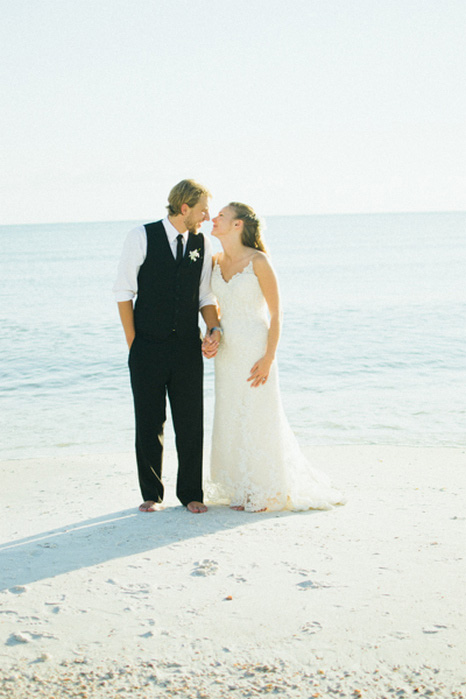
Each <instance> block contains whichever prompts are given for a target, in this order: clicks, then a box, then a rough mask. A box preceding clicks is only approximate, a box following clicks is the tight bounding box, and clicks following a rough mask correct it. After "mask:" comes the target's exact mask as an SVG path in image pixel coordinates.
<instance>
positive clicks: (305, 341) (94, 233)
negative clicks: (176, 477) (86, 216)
mask: <svg viewBox="0 0 466 699" xmlns="http://www.w3.org/2000/svg"><path fill="white" fill-rule="evenodd" d="M162 213H163V212H161V214H162ZM266 222H267V230H266V234H265V237H266V241H267V244H268V247H269V250H270V253H271V257H272V262H273V264H274V267H275V269H276V271H277V275H278V278H279V283H280V289H281V294H282V303H283V311H284V322H283V332H282V338H281V341H280V347H279V353H278V362H279V371H280V384H281V389H282V397H283V403H284V406H285V410H286V413H287V415H288V418H289V421H290V424H291V426H292V428H293V430H294V431H295V433H296V435H297V437H298V439H299V441H300V442H301V443H302V444H303V445H313V444H319V445H332V444H333V445H334V444H396V445H411V446H417V445H423V446H440V445H442V446H464V445H465V444H466V429H465V416H466V411H465V395H466V390H465V389H466V385H465V384H466V322H465V317H466V284H465V278H466V213H420V214H414V213H413V214H366V215H334V216H271V217H269V218H268V219H267V221H266ZM138 223H141V222H140V221H134V222H131V221H130V222H128V221H123V222H106V223H101V222H99V223H68V224H50V225H45V224H41V225H21V226H20V225H18V226H1V227H0V243H1V244H0V261H1V280H0V300H1V305H0V317H1V327H2V337H1V347H2V351H1V366H0V387H1V388H0V391H1V393H0V423H1V424H0V434H1V458H2V459H10V458H11V459H17V458H31V457H38V456H49V455H57V454H63V455H65V454H67V453H70V452H73V453H83V454H84V453H93V452H124V451H132V449H133V441H134V436H133V412H132V396H131V390H130V385H129V378H128V372H127V363H126V362H127V350H126V344H125V340H124V335H123V331H122V329H121V326H120V323H119V318H118V312H117V307H116V304H115V302H114V300H113V295H112V291H111V289H112V285H113V281H114V278H115V272H116V267H117V264H118V259H119V256H120V252H121V247H122V244H123V241H124V238H125V236H126V233H127V232H128V230H130V229H131V228H132V227H134V226H135V225H137V224H138ZM209 230H210V226H209V225H207V226H206V232H208V231H209ZM213 244H214V248H215V249H218V243H217V241H213ZM205 370H206V375H205V397H206V416H205V426H206V442H207V444H208V442H209V440H210V430H211V422H212V416H213V390H214V373H213V362H212V361H206V362H205ZM172 437H173V433H172V429H171V426H170V425H167V440H170V439H172Z"/></svg>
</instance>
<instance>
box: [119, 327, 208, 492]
mask: <svg viewBox="0 0 466 699" xmlns="http://www.w3.org/2000/svg"><path fill="white" fill-rule="evenodd" d="M128 364H129V369H130V376H131V388H132V390H133V398H134V412H135V418H136V459H137V465H138V476H139V485H140V487H141V493H142V497H143V499H144V500H153V501H154V502H162V499H163V493H164V487H163V483H162V458H163V427H164V423H165V420H166V396H167V393H168V399H169V401H170V408H171V412H172V418H173V427H174V430H175V437H176V449H177V453H178V477H177V484H176V495H177V497H178V499H179V500H180V501H181V503H182V504H183V505H187V504H188V503H189V502H192V501H193V500H196V501H198V502H202V501H203V492H202V445H203V393H202V381H203V361H202V354H201V341H200V339H199V337H195V338H191V339H190V340H188V341H185V340H181V339H179V338H178V337H177V336H175V335H173V336H170V337H169V338H168V339H167V340H154V339H152V338H148V337H146V336H142V335H140V334H136V338H135V340H134V342H133V344H132V345H131V350H130V353H129V359H128Z"/></svg>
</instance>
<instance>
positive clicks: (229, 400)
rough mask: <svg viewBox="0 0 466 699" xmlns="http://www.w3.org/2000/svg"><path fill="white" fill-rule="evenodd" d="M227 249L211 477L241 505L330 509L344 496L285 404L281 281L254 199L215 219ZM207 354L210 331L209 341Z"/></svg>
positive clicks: (217, 291) (220, 289)
mask: <svg viewBox="0 0 466 699" xmlns="http://www.w3.org/2000/svg"><path fill="white" fill-rule="evenodd" d="M212 235H213V236H215V237H216V238H218V239H219V241H220V243H221V244H222V248H223V252H221V253H219V254H217V255H215V256H214V259H213V270H212V291H213V293H214V295H215V296H216V297H217V301H218V304H219V307H220V317H221V330H222V332H223V334H222V339H221V342H220V345H219V348H218V352H217V355H216V357H215V415H214V426H213V435H212V456H211V479H212V481H213V486H214V492H215V495H214V496H213V499H214V500H219V499H226V500H227V501H228V502H229V503H230V507H231V508H233V509H235V510H246V511H249V512H262V511H265V510H284V509H288V510H307V509H330V508H332V506H333V505H336V504H341V503H343V502H344V500H343V498H342V496H341V494H340V493H339V492H337V491H336V490H334V489H333V488H332V487H331V485H330V482H329V480H328V478H327V476H326V475H324V474H323V473H321V472H320V471H317V470H316V469H313V468H311V467H310V465H309V464H308V463H307V461H306V460H305V458H304V457H303V455H302V453H301V451H300V449H299V446H298V444H297V441H296V439H295V436H294V434H293V432H292V431H291V428H290V427H289V425H288V422H287V419H286V416H285V414H284V412H283V408H282V404H281V399H280V390H279V384H278V372H277V363H276V361H275V353H276V350H277V345H278V341H279V337H280V315H281V314H280V295H279V290H278V283H277V279H276V276H275V273H274V270H273V268H272V265H271V264H270V259H269V257H268V255H267V252H266V249H265V245H264V242H263V239H262V236H261V224H260V221H259V219H258V218H257V216H256V214H255V213H254V211H253V209H251V207H249V206H246V205H245V204H240V203H237V202H232V203H230V204H228V206H225V207H224V208H223V209H222V210H221V211H220V213H219V214H218V216H217V217H216V218H214V219H213V230H212ZM204 349H205V353H206V356H208V339H207V341H206V342H205V346H204Z"/></svg>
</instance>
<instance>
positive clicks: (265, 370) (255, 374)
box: [248, 357, 273, 388]
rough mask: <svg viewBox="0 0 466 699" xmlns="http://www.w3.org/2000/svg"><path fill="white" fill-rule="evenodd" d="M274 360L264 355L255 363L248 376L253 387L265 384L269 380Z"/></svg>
mask: <svg viewBox="0 0 466 699" xmlns="http://www.w3.org/2000/svg"><path fill="white" fill-rule="evenodd" d="M272 362H273V359H270V358H269V357H262V358H261V359H259V360H258V361H257V362H256V363H255V364H254V366H253V367H252V369H251V373H250V375H249V378H248V381H251V386H252V387H254V388H257V386H263V385H264V384H265V383H266V382H267V379H268V378H269V373H270V367H271V366H272Z"/></svg>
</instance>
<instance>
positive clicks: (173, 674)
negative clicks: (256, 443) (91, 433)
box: [0, 446, 466, 699]
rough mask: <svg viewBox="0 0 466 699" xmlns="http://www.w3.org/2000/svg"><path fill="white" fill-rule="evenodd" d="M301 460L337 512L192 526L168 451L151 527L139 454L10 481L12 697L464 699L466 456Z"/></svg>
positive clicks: (90, 460) (370, 450) (75, 458)
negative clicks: (333, 497)
mask: <svg viewBox="0 0 466 699" xmlns="http://www.w3.org/2000/svg"><path fill="white" fill-rule="evenodd" d="M305 453H306V456H307V458H308V460H309V462H310V463H311V464H313V465H314V466H316V467H318V468H321V469H322V470H324V471H326V472H327V473H328V474H329V475H330V477H331V478H332V480H333V482H334V484H335V485H336V486H337V487H339V488H340V489H341V490H342V491H343V492H344V494H345V496H346V497H347V503H346V504H345V505H344V506H340V507H337V508H335V509H333V510H330V511H310V512H304V513H302V512H300V513H293V512H280V513H267V512H266V513H256V514H252V513H243V512H233V511H231V510H229V508H227V507H222V506H218V505H215V506H212V507H210V508H209V512H208V513H206V514H204V515H192V514H190V513H188V512H187V511H186V510H185V509H184V508H183V507H181V506H180V505H179V503H178V502H177V500H176V498H175V496H174V479H175V471H176V456H175V453H174V451H173V450H172V451H170V449H168V450H167V453H166V458H165V467H164V468H165V483H166V499H165V502H164V505H165V509H164V510H163V511H161V512H156V513H151V514H142V513H139V512H138V510H137V505H138V504H139V502H140V495H139V492H138V488H137V479H136V467H135V463H134V456H133V454H131V453H120V454H95V455H91V454H85V455H82V456H79V455H66V456H62V457H59V456H55V457H50V458H41V459H27V460H11V461H4V462H2V463H1V472H2V504H3V510H4V517H3V522H2V542H1V546H0V580H1V586H0V590H1V592H0V620H1V627H0V628H1V638H0V647H1V651H0V653H1V663H0V665H1V681H0V697H8V698H9V699H16V698H18V699H19V698H20V697H21V698H22V697H26V696H28V697H29V696H30V695H31V694H32V693H33V694H34V696H43V697H48V698H49V699H50V698H51V697H109V696H122V697H124V696H132V697H142V696H148V695H150V696H154V697H158V696H160V697H162V696H163V697H168V696H180V697H213V698H215V697H223V696H227V695H228V696H231V697H235V696H237V697H253V696H258V695H266V694H271V695H275V694H278V695H281V696H284V697H330V696H336V697H358V696H362V697H369V698H370V697H373V698H374V699H379V698H381V697H391V696H399V697H404V696H416V697H423V696H433V695H435V696H440V697H453V696H455V697H464V696H466V672H465V670H466V663H465V658H466V652H465V651H466V644H465V639H464V627H465V612H466V604H465V594H464V589H465V577H466V576H465V573H466V563H465V558H464V541H465V532H466V527H465V522H466V515H465V508H464V505H465V486H466V468H465V466H466V450H465V449H464V448H461V447H457V448H448V447H432V448H425V447H397V446H321V447H307V448H306V449H305ZM206 462H208V459H207V460H206Z"/></svg>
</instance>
